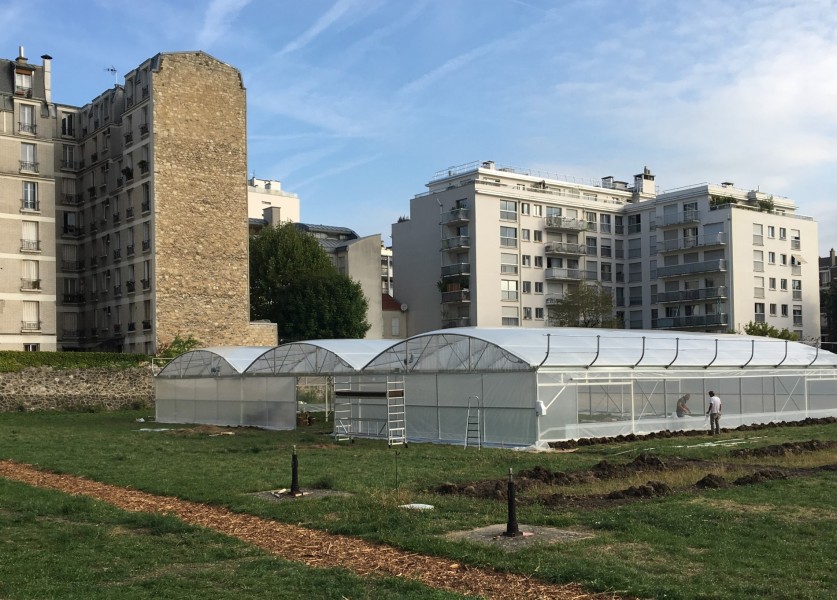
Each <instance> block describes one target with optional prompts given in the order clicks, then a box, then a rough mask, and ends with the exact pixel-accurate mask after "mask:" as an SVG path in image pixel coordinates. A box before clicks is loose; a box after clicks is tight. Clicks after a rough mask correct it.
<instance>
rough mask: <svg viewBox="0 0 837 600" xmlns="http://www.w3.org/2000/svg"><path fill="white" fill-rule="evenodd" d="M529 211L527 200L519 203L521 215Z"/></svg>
mask: <svg viewBox="0 0 837 600" xmlns="http://www.w3.org/2000/svg"><path fill="white" fill-rule="evenodd" d="M529 212H530V205H529V203H528V202H521V203H520V214H521V215H528V214H529Z"/></svg>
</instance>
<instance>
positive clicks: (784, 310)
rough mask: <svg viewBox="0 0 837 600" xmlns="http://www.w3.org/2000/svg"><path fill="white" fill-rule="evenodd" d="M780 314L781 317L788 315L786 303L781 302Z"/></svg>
mask: <svg viewBox="0 0 837 600" xmlns="http://www.w3.org/2000/svg"><path fill="white" fill-rule="evenodd" d="M782 316H783V317H787V316H788V305H787V304H783V305H782Z"/></svg>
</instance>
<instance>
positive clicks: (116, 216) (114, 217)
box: [113, 212, 121, 225]
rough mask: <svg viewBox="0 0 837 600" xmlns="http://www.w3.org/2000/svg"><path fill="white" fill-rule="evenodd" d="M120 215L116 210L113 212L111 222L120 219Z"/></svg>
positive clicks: (115, 222)
mask: <svg viewBox="0 0 837 600" xmlns="http://www.w3.org/2000/svg"><path fill="white" fill-rule="evenodd" d="M120 218H121V217H120V215H119V213H118V212H115V213H113V224H114V225H116V224H117V223H119V221H120Z"/></svg>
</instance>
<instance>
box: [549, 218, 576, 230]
mask: <svg viewBox="0 0 837 600" xmlns="http://www.w3.org/2000/svg"><path fill="white" fill-rule="evenodd" d="M544 228H545V229H554V230H561V231H587V221H582V220H581V219H571V218H569V217H546V220H545V222H544Z"/></svg>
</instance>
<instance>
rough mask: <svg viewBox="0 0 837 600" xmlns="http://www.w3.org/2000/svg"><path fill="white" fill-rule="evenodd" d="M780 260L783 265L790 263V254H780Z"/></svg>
mask: <svg viewBox="0 0 837 600" xmlns="http://www.w3.org/2000/svg"><path fill="white" fill-rule="evenodd" d="M779 262H780V263H781V264H782V266H783V267H786V266H787V265H788V255H787V254H780V255H779Z"/></svg>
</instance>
